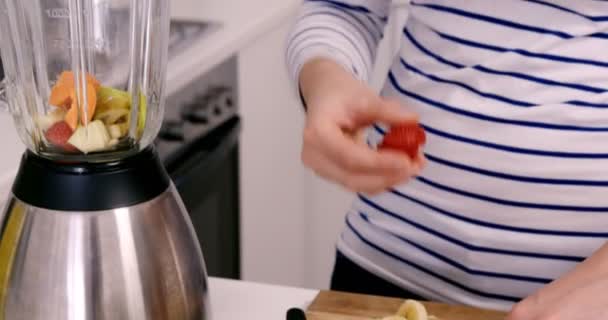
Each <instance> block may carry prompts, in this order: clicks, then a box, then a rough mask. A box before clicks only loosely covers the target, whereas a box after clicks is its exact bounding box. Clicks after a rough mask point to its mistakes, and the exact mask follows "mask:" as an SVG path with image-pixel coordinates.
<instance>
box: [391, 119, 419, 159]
mask: <svg viewBox="0 0 608 320" xmlns="http://www.w3.org/2000/svg"><path fill="white" fill-rule="evenodd" d="M425 143H426V134H425V132H424V129H423V128H422V127H421V126H420V125H419V124H418V123H417V122H408V123H402V124H399V125H396V126H393V127H391V129H390V131H389V132H388V133H387V134H386V135H384V139H383V140H382V143H380V146H379V149H390V150H396V151H401V152H404V153H406V154H407V155H408V156H409V157H410V159H415V158H416V156H417V155H418V151H419V149H420V146H422V145H424V144H425Z"/></svg>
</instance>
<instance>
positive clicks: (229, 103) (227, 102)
mask: <svg viewBox="0 0 608 320" xmlns="http://www.w3.org/2000/svg"><path fill="white" fill-rule="evenodd" d="M224 104H225V105H226V107H228V108H232V107H234V102H233V101H232V98H231V97H226V100H225V101H224Z"/></svg>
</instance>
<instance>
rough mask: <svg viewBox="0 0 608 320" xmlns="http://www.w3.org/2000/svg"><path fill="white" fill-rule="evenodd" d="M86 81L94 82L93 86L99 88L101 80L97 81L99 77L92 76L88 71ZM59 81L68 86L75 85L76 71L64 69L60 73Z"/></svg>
mask: <svg viewBox="0 0 608 320" xmlns="http://www.w3.org/2000/svg"><path fill="white" fill-rule="evenodd" d="M85 77H86V81H87V82H88V83H91V84H93V86H94V87H95V90H97V89H99V86H100V84H99V81H97V79H96V78H95V77H94V76H92V75H91V74H89V73H87V74H86V76H85ZM57 83H58V84H61V85H66V86H68V87H74V72H72V71H64V72H62V73H61V74H60V75H59V79H57Z"/></svg>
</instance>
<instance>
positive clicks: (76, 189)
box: [0, 0, 209, 320]
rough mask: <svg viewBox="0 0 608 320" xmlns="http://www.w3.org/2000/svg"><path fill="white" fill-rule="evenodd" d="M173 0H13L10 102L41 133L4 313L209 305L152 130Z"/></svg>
mask: <svg viewBox="0 0 608 320" xmlns="http://www.w3.org/2000/svg"><path fill="white" fill-rule="evenodd" d="M168 38H169V0H25V1H24V0H0V53H1V57H2V61H3V65H4V70H5V80H4V82H3V83H2V85H1V86H0V104H4V105H5V106H6V107H7V108H8V109H9V111H10V113H11V114H12V116H13V118H14V123H15V127H16V129H17V130H18V133H19V135H20V137H21V139H22V140H23V142H24V143H25V144H26V146H27V150H26V152H25V153H24V155H23V157H22V160H21V165H20V168H19V171H18V174H17V176H16V178H15V181H14V184H13V189H12V194H11V196H10V199H9V201H8V204H7V206H6V208H5V211H4V213H3V215H2V216H1V225H0V227H1V229H0V320H4V319H8V320H14V319H18V320H20V319H23V320H38V319H40V320H42V319H44V320H59V319H61V320H66V319H68V320H89V319H90V320H93V319H95V320H106V319H112V320H117V319H129V320H140V319H141V320H144V319H145V320H148V319H155V320H156V319H158V320H166V319H180V320H190V319H196V320H206V319H209V310H208V291H207V290H208V288H207V273H206V270H205V264H204V260H203V255H202V252H201V249H200V247H199V244H198V241H197V237H196V234H195V232H194V229H193V228H192V225H191V222H190V220H189V216H188V214H187V213H186V210H185V208H184V205H183V203H182V201H181V199H180V197H179V195H178V193H177V192H176V190H175V188H174V186H173V184H172V183H171V181H170V179H169V177H168V175H167V173H166V171H165V170H164V168H163V166H162V165H161V162H160V161H159V159H158V156H157V154H156V152H155V150H154V147H153V145H152V142H153V140H154V138H155V137H156V135H157V133H158V131H159V129H160V125H161V120H162V116H163V108H164V97H165V73H166V66H167V55H168V53H167V51H168Z"/></svg>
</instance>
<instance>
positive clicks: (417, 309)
mask: <svg viewBox="0 0 608 320" xmlns="http://www.w3.org/2000/svg"><path fill="white" fill-rule="evenodd" d="M397 315H398V316H401V317H404V318H406V319H407V320H428V318H429V317H428V314H427V312H426V308H425V307H424V305H423V304H422V303H420V302H418V301H415V300H405V302H404V303H403V304H402V305H401V307H400V308H399V311H397Z"/></svg>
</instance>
